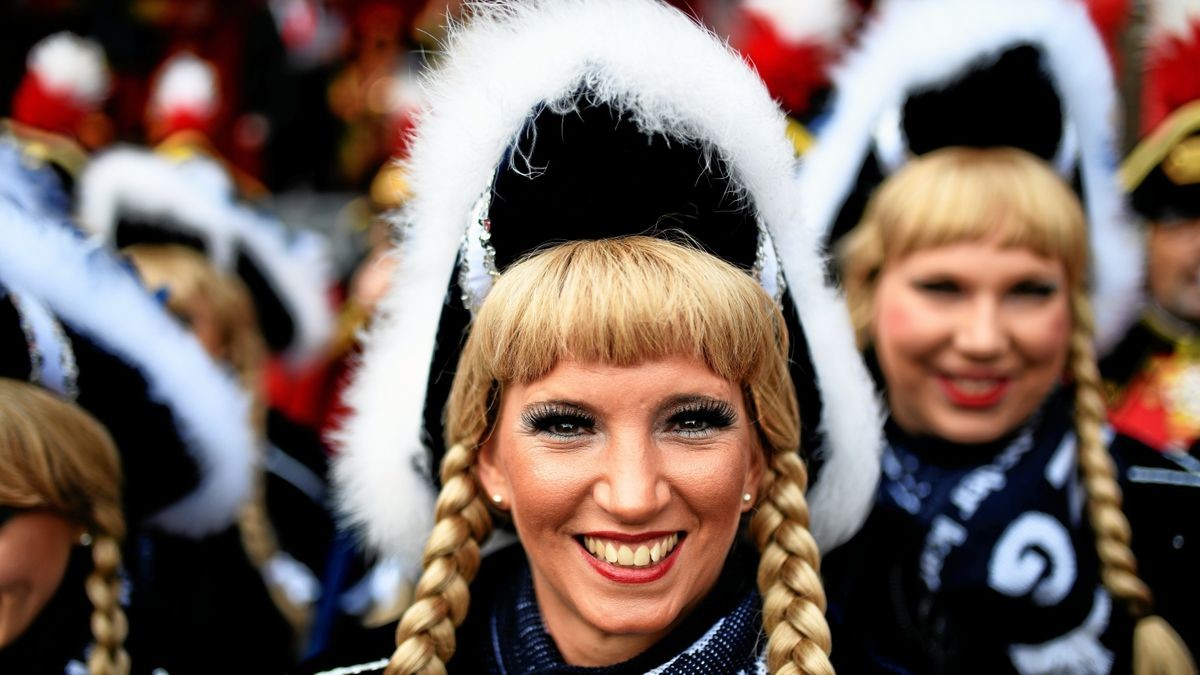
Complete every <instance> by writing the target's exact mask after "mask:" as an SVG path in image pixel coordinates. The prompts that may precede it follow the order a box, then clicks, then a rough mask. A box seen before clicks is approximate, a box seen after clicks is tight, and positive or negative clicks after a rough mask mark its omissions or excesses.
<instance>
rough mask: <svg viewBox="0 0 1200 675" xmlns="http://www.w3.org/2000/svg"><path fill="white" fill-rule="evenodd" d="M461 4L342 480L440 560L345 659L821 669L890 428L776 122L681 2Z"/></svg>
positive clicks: (367, 360) (353, 510)
mask: <svg viewBox="0 0 1200 675" xmlns="http://www.w3.org/2000/svg"><path fill="white" fill-rule="evenodd" d="M468 13H469V15H470V16H471V22H470V23H469V24H468V25H467V26H466V27H465V28H461V29H459V30H455V31H454V32H453V33H452V37H451V39H450V41H449V45H448V49H447V54H446V58H445V61H444V65H443V68H442V69H441V70H439V71H438V72H437V73H436V74H435V75H434V77H433V78H432V80H431V82H430V85H431V87H430V94H431V97H432V99H431V104H430V108H429V112H428V114H427V115H426V116H425V117H424V118H423V119H422V122H421V125H420V126H419V128H418V132H417V136H416V138H415V139H414V141H413V145H412V156H411V159H410V161H409V164H408V167H407V168H408V170H409V175H410V176H411V178H412V181H413V185H414V186H416V192H415V195H414V198H413V200H412V202H410V203H409V206H408V207H407V210H406V212H405V213H404V214H403V215H402V216H401V217H402V219H403V222H404V224H405V225H406V226H407V227H406V228H405V229H403V230H402V232H403V233H404V240H403V242H402V244H401V245H400V248H401V251H402V252H401V255H402V256H403V260H404V261H405V262H404V264H403V265H402V266H401V267H400V268H399V269H398V270H397V274H396V276H395V278H394V279H393V284H392V286H391V289H390V290H389V293H388V296H387V297H386V298H385V299H384V301H383V303H382V307H383V308H384V312H383V316H384V317H385V318H383V319H382V320H381V321H380V322H379V323H377V324H376V325H375V326H374V327H373V328H372V331H371V335H370V336H369V337H368V339H367V341H366V345H367V348H366V351H365V352H364V362H363V365H362V367H361V368H360V369H359V371H358V373H357V376H356V379H355V382H354V383H353V385H352V387H351V389H350V395H349V400H350V401H351V403H352V406H353V407H354V409H355V412H354V414H353V415H352V416H351V418H350V419H349V420H348V422H347V425H346V430H345V432H344V433H343V437H342V446H343V447H342V452H341V453H340V455H339V456H338V460H337V464H336V466H335V479H336V483H337V485H338V488H339V494H340V495H341V505H342V510H343V512H344V513H345V514H347V515H348V516H349V518H350V520H351V521H352V522H354V523H355V524H357V525H359V526H360V527H361V528H362V530H363V531H364V532H365V534H366V535H367V539H368V540H369V541H370V542H372V543H374V544H376V545H378V546H380V547H381V548H383V549H384V550H385V551H388V552H391V553H394V554H398V555H400V556H401V557H402V558H403V559H405V560H407V561H408V563H409V564H410V565H411V566H412V567H414V568H416V569H419V570H420V577H419V580H418V581H417V582H416V584H415V593H414V596H415V600H414V602H413V604H412V606H411V607H409V609H408V610H407V611H406V613H405V614H404V616H403V617H402V618H401V620H400V621H399V623H398V625H397V626H396V630H395V633H394V643H393V644H394V645H395V646H394V650H392V655H391V658H390V659H388V660H384V661H375V662H371V663H366V664H362V665H360V666H353V667H352V668H355V669H358V670H354V671H353V672H371V669H375V670H383V669H386V671H387V672H388V673H390V674H392V675H397V674H407V673H422V674H429V675H432V674H434V673H442V672H446V671H450V672H456V673H506V672H507V673H529V672H572V673H588V672H597V673H604V674H605V675H616V674H629V675H632V674H635V673H636V674H639V675H640V674H642V673H647V672H658V673H693V672H704V673H709V672H712V673H727V672H728V673H733V672H739V671H740V672H764V671H767V672H772V673H781V674H788V675H796V674H798V673H809V674H817V673H821V674H825V673H829V672H831V669H830V665H829V656H828V654H829V651H830V649H831V644H830V642H829V639H828V638H829V635H828V628H827V625H826V622H825V617H824V615H823V612H824V592H823V590H822V586H821V579H820V576H819V574H818V569H819V564H820V557H821V551H822V550H831V549H833V548H835V547H836V546H838V545H839V544H841V543H843V542H844V541H845V540H846V539H848V538H849V537H850V536H852V535H853V533H854V532H855V531H856V530H857V528H858V527H859V526H860V524H861V522H862V521H861V519H862V518H863V516H864V515H865V513H866V511H867V509H868V508H869V505H870V500H871V498H872V494H873V489H874V484H875V480H876V478H877V476H878V455H877V450H878V447H879V446H878V443H879V438H878V433H879V427H878V423H879V418H878V415H877V409H876V405H875V401H874V398H873V394H872V391H871V385H870V381H869V377H868V375H867V373H866V371H865V369H864V368H863V367H862V362H861V360H860V359H859V357H858V355H857V353H856V352H855V349H854V343H853V334H852V332H851V330H850V324H849V321H848V317H847V316H846V314H845V308H844V306H842V304H841V303H840V301H839V300H838V299H837V297H836V296H835V294H834V293H833V290H832V289H831V288H830V287H829V286H827V285H826V284H825V281H824V278H823V275H822V274H821V262H820V258H819V257H818V255H817V252H816V245H815V244H816V242H815V241H814V240H813V239H812V238H811V236H810V234H811V233H810V232H809V231H808V230H806V229H804V228H801V227H798V226H797V221H796V216H797V214H798V213H799V204H798V202H797V201H796V197H795V192H794V190H793V189H792V184H791V180H790V178H791V175H790V172H791V169H792V166H793V151H792V148H791V146H790V144H789V143H788V141H787V138H786V133H785V132H786V130H785V126H784V124H783V119H782V116H781V115H780V113H779V109H778V107H777V106H776V104H775V103H774V102H773V101H772V100H771V98H770V97H769V95H768V94H767V92H766V91H765V89H764V88H763V85H762V83H761V81H760V80H759V79H758V78H757V77H756V76H755V74H754V73H753V71H751V70H750V69H749V68H748V67H747V65H746V64H745V62H743V61H742V60H741V59H740V58H738V57H737V56H736V55H735V54H733V53H731V52H730V51H729V50H728V49H727V48H726V47H725V46H724V45H723V44H722V43H721V42H720V41H718V40H717V39H715V38H714V37H713V36H712V35H710V34H708V33H707V32H705V31H704V30H703V29H702V28H700V27H699V26H697V25H696V24H695V23H693V22H692V21H691V20H690V19H689V18H688V17H687V16H685V15H684V14H682V13H680V12H678V11H677V10H675V9H673V8H671V7H669V6H667V5H666V4H663V3H659V2H655V1H652V0H582V1H580V0H535V1H533V2H524V3H499V4H498V3H472V4H470V5H469V12H468ZM426 373H427V374H428V377H424V376H423V375H424V374H426ZM398 449H400V450H403V452H399V451H398ZM427 467H440V471H439V473H438V479H439V481H438V482H439V483H440V487H439V488H437V489H436V490H435V489H431V487H430V481H429V479H428V478H427V477H426V476H425V475H422V474H421V473H420V471H421V470H422V469H425V470H428V469H427ZM414 468H416V469H417V470H418V472H417V473H414V471H413V469H414ZM810 478H811V480H810ZM810 486H811V488H810ZM435 495H436V505H435V506H433V507H432V508H430V507H429V506H428V505H429V504H430V503H433V502H434V496H435ZM425 499H428V501H424V500H425ZM810 506H811V518H810ZM426 514H428V515H427V517H428V520H425V517H426ZM494 520H495V522H497V523H498V526H497V529H498V530H499V531H500V534H501V535H506V536H501V537H499V539H500V540H501V542H504V541H505V540H507V541H508V542H510V543H511V542H513V538H512V534H513V533H515V535H516V540H517V544H518V545H513V546H509V547H507V548H502V549H500V550H492V552H490V553H489V554H488V555H487V556H486V557H484V556H483V551H482V549H484V548H485V547H491V546H493V545H494V544H495V540H494V539H490V538H489V537H490V535H491V534H492V529H493V521H494ZM381 651H382V648H380V649H379V650H378V651H375V652H373V653H372V654H371V657H373V658H377V657H378V656H379V655H380V652H381ZM347 661H350V659H347V658H337V657H331V658H330V659H329V660H325V661H320V662H318V663H317V664H314V665H317V666H318V669H319V667H323V666H324V665H325V664H328V665H334V664H344V663H346V662H347ZM350 662H351V663H353V661H350ZM325 672H329V673H339V672H349V670H348V669H346V668H342V669H338V668H334V669H332V670H327V671H325Z"/></svg>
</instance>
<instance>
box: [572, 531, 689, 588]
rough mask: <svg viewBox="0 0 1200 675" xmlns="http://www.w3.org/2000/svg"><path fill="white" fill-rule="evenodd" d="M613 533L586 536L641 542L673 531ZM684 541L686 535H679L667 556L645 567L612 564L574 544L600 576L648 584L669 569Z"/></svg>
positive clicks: (610, 579)
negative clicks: (619, 534)
mask: <svg viewBox="0 0 1200 675" xmlns="http://www.w3.org/2000/svg"><path fill="white" fill-rule="evenodd" d="M614 534H617V533H609V534H601V533H596V534H594V535H593V534H589V535H588V536H594V537H603V538H606V539H613V540H617V541H630V542H641V541H646V540H648V539H654V538H656V537H658V538H661V537H664V536H668V535H670V534H674V533H673V532H662V533H652V534H651V535H650V536H647V535H642V534H638V535H621V537H625V538H621V537H617V536H612V535H614ZM631 537H635V538H631ZM685 541H687V537H685V536H681V537H679V543H677V544H675V548H674V549H673V550H672V551H671V552H670V553H669V554H668V555H667V557H665V558H663V559H662V560H659V561H658V562H656V563H653V564H651V565H648V566H646V567H621V566H619V565H613V564H612V563H609V562H606V561H603V560H599V559H597V558H596V557H595V556H593V555H592V554H591V553H588V550H587V549H586V548H584V547H583V544H582V543H580V542H578V541H576V544H578V545H579V553H580V555H582V556H583V559H584V560H586V561H587V562H588V564H589V565H591V566H592V569H594V570H596V572H598V573H599V574H600V576H602V577H604V578H605V579H608V580H609V581H615V582H617V583H620V584H648V583H650V582H652V581H658V580H659V579H661V578H663V576H665V575H666V573H667V572H670V571H671V567H673V566H674V565H675V560H676V559H677V558H678V557H679V550H680V549H681V548H683V545H684V542H685Z"/></svg>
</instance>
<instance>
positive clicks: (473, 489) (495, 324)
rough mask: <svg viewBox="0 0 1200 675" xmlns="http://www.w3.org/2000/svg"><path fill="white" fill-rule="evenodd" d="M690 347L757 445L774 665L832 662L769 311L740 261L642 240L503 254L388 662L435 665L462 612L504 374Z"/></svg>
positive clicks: (479, 533) (450, 406) (774, 310)
mask: <svg viewBox="0 0 1200 675" xmlns="http://www.w3.org/2000/svg"><path fill="white" fill-rule="evenodd" d="M673 355H688V356H693V357H695V358H697V359H699V360H700V361H702V362H703V363H705V364H706V365H707V366H708V367H709V368H710V369H712V371H713V372H714V373H716V374H717V375H719V376H720V377H722V378H725V379H727V380H729V381H732V382H739V383H742V385H743V387H744V389H745V392H746V398H747V404H748V408H749V410H750V411H751V413H750V414H751V416H752V417H754V421H755V424H756V426H757V428H758V430H759V433H760V437H761V439H762V441H763V446H764V448H766V451H767V455H768V457H767V471H766V472H765V475H764V478H763V485H762V489H761V490H760V493H759V494H760V495H762V496H763V497H762V498H761V499H760V502H759V504H758V508H757V512H756V513H755V515H754V517H753V519H752V521H751V524H750V529H751V531H752V534H753V535H754V538H755V540H756V541H757V543H758V545H759V547H760V549H761V550H762V552H763V555H762V562H761V564H760V567H759V574H758V585H759V589H760V590H761V592H762V596H763V606H764V613H763V624H764V628H765V630H766V632H767V635H768V637H769V642H768V647H767V657H768V665H769V668H770V670H771V672H772V673H830V672H832V668H831V667H830V666H829V660H828V653H829V649H830V638H829V628H828V625H827V624H826V622H825V617H824V609H825V593H824V589H823V588H822V586H821V580H820V576H819V574H818V570H819V565H820V554H819V551H818V549H817V546H816V543H815V542H814V541H813V538H812V536H811V535H810V534H809V533H808V506H807V502H806V501H805V496H804V492H805V489H806V488H807V482H808V474H807V471H806V469H805V465H804V462H803V461H802V460H801V459H800V456H799V454H798V450H799V445H800V424H799V421H800V418H799V412H798V406H797V403H796V395H795V391H794V389H793V386H792V381H791V378H790V375H789V373H788V366H787V330H786V326H785V324H784V320H783V316H782V314H781V313H780V311H779V308H778V307H777V306H776V305H775V303H774V302H773V301H772V300H771V298H770V297H769V296H768V295H767V294H766V293H765V292H763V290H762V289H761V288H760V287H759V286H758V284H757V283H756V282H755V281H754V280H753V279H752V278H751V277H750V275H748V274H746V273H745V272H743V271H741V270H739V269H737V268H736V267H733V266H732V265H730V264H728V263H726V262H724V261H721V260H719V259H717V258H715V257H714V256H711V255H709V254H707V253H704V252H702V251H699V250H696V249H694V248H690V247H687V246H684V245H680V244H675V243H671V242H668V241H664V240H661V239H655V238H651V237H641V236H637V237H624V238H614V239H605V240H600V241H578V242H571V243H567V244H562V245H560V246H556V247H554V248H551V249H548V250H546V251H543V252H541V253H539V254H536V255H533V256H531V257H529V258H527V259H525V260H524V261H522V262H520V263H518V264H516V265H514V266H512V268H510V269H509V270H508V271H506V272H505V273H504V274H503V275H501V277H500V278H499V280H498V281H497V282H496V285H495V287H494V288H493V289H492V290H491V292H490V294H489V295H488V298H487V300H486V302H484V304H483V306H482V307H481V308H480V310H479V313H478V315H477V316H476V317H475V320H474V323H473V324H472V329H471V334H470V336H469V337H468V339H467V342H466V344H465V346H464V348H463V353H462V356H461V357H460V359H459V362H458V371H457V373H456V374H455V378H454V383H453V385H452V387H451V391H450V397H449V401H448V402H447V405H446V417H445V422H446V424H445V427H446V432H445V433H446V443H447V446H448V447H449V448H450V450H449V451H447V453H446V456H445V459H444V460H443V462H442V467H441V478H442V485H443V487H442V491H441V494H440V495H439V496H438V500H437V507H436V513H435V518H436V524H435V525H434V529H433V533H432V534H431V535H430V537H429V541H428V544H427V546H426V548H425V570H424V573H423V574H422V576H421V579H420V581H419V582H418V585H417V589H416V593H415V598H416V600H415V602H414V604H413V605H412V606H411V607H410V608H409V609H408V611H406V612H405V614H404V616H403V618H402V619H401V620H400V624H399V626H398V627H397V630H396V644H397V647H396V651H395V653H394V654H393V655H392V658H391V661H390V663H389V664H388V671H387V672H388V673H389V674H391V675H396V674H401V673H404V674H407V673H423V674H425V673H441V672H444V670H445V663H446V661H448V660H449V659H450V657H451V656H452V655H453V654H454V645H455V636H454V631H455V628H456V627H457V626H458V625H460V624H461V623H462V621H463V619H464V618H465V617H466V613H467V607H468V604H469V601H470V598H469V591H468V585H469V583H470V582H471V580H472V579H473V578H474V577H475V573H476V571H477V570H478V568H479V546H480V544H481V543H482V542H483V541H484V540H485V539H486V537H487V536H488V535H489V534H490V532H491V528H492V521H491V517H490V515H489V512H488V509H487V506H486V504H485V500H484V499H483V496H482V489H481V487H480V485H479V483H478V481H477V478H476V477H475V474H474V465H475V461H476V456H477V450H478V447H479V445H480V444H481V443H482V442H483V441H484V440H485V439H486V437H487V435H488V434H489V433H490V432H491V429H492V425H493V424H494V423H495V421H496V420H495V417H496V404H497V402H498V401H499V397H500V396H501V394H502V392H503V388H504V386H505V384H506V383H512V382H529V381H532V380H535V379H537V378H538V377H541V376H542V375H544V374H545V373H547V372H549V371H550V370H551V369H552V368H553V367H554V365H555V364H556V363H558V362H559V361H560V360H562V359H564V358H568V357H570V358H575V359H579V360H581V361H591V362H601V363H606V364H613V365H634V364H638V363H642V362H644V361H647V360H651V359H656V358H662V357H667V356H673Z"/></svg>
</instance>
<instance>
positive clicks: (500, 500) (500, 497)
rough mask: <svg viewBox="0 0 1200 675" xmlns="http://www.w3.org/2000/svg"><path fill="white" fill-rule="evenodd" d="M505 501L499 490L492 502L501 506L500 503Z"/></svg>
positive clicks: (493, 496)
mask: <svg viewBox="0 0 1200 675" xmlns="http://www.w3.org/2000/svg"><path fill="white" fill-rule="evenodd" d="M503 501H504V497H502V496H500V493H499V492H497V493H496V494H494V495H492V503H493V504H495V505H496V506H500V503H501V502H503Z"/></svg>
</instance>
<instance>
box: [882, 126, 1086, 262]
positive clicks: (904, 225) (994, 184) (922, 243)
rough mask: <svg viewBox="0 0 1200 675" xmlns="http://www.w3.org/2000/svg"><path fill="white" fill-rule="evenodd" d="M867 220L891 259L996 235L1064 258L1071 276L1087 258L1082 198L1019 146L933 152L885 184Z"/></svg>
mask: <svg viewBox="0 0 1200 675" xmlns="http://www.w3.org/2000/svg"><path fill="white" fill-rule="evenodd" d="M875 221H878V222H875ZM863 222H864V224H867V223H874V226H875V227H877V228H878V229H879V236H880V238H881V241H880V243H881V244H882V249H883V251H882V252H883V255H884V257H885V259H889V260H896V259H899V258H902V257H904V256H906V255H908V254H910V253H912V252H914V251H918V250H921V249H925V248H933V247H937V246H944V245H947V244H954V243H959V242H965V241H982V240H991V241H995V242H996V243H998V244H999V245H1000V246H1003V247H1012V248H1025V249H1029V250H1031V251H1033V252H1035V253H1037V254H1039V255H1041V256H1044V257H1047V258H1052V259H1055V260H1062V261H1063V262H1064V263H1065V264H1066V266H1067V273H1068V276H1069V277H1070V278H1071V279H1072V281H1073V282H1074V281H1076V280H1079V279H1080V277H1081V276H1082V272H1083V270H1084V269H1086V265H1087V247H1086V245H1085V244H1086V242H1087V235H1086V232H1085V229H1084V216H1083V210H1082V208H1081V207H1080V205H1079V200H1078V198H1077V197H1076V196H1075V194H1074V193H1073V192H1072V191H1071V189H1070V188H1069V187H1068V186H1067V184H1066V183H1064V182H1063V181H1062V179H1061V178H1059V177H1058V175H1057V174H1055V173H1054V172H1053V170H1052V169H1051V168H1050V167H1049V166H1047V165H1046V164H1045V163H1044V162H1042V161H1041V160H1039V159H1037V158H1036V157H1034V156H1033V155H1030V154H1028V153H1026V152H1024V151H1022V150H1018V149H1015V148H988V149H969V148H947V149H944V150H939V151H936V152H932V153H929V154H928V155H926V156H924V157H922V158H920V159H918V160H915V161H914V162H913V163H912V164H911V165H910V167H906V168H905V170H903V171H901V172H900V173H898V174H896V176H894V177H893V178H892V179H891V180H889V181H888V182H887V183H886V184H885V185H884V186H883V187H882V188H881V189H880V190H879V192H878V194H877V195H876V197H875V198H874V199H873V200H872V203H871V205H870V206H869V207H868V209H867V212H866V214H865V216H864V218H863Z"/></svg>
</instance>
